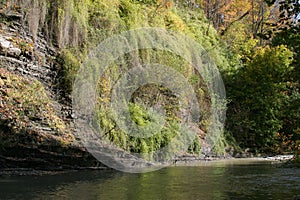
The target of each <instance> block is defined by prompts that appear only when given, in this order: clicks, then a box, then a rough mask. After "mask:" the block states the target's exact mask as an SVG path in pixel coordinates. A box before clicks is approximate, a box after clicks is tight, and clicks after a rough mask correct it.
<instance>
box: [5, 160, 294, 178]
mask: <svg viewBox="0 0 300 200" xmlns="http://www.w3.org/2000/svg"><path fill="white" fill-rule="evenodd" d="M293 158H294V156H293V155H276V156H268V157H252V158H234V157H230V158H214V159H212V158H210V159H201V160H200V159H198V160H195V159H193V160H192V159H190V160H177V161H176V162H173V163H172V164H170V165H169V166H170V167H176V166H180V167H183V166H215V165H218V166H219V165H251V164H265V163H270V164H285V163H288V164H291V162H292V160H293ZM293 165H294V164H293ZM98 170H113V171H114V169H111V168H108V167H105V166H95V167H79V166H73V168H63V167H61V168H52V169H50V168H48V169H35V168H2V169H0V176H42V175H55V174H62V173H69V172H76V171H98Z"/></svg>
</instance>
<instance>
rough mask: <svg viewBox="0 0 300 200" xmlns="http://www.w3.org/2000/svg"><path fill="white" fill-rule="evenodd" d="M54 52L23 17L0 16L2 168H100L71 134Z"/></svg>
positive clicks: (69, 112) (68, 109) (67, 102)
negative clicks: (32, 30)
mask: <svg viewBox="0 0 300 200" xmlns="http://www.w3.org/2000/svg"><path fill="white" fill-rule="evenodd" d="M58 56H59V52H58V48H57V47H55V46H54V45H53V44H52V43H50V42H48V41H46V39H45V35H44V34H43V32H38V33H37V35H36V36H33V35H32V34H30V31H29V26H28V25H26V23H24V19H23V17H22V13H21V12H17V11H10V12H6V13H5V12H1V22H0V168H11V167H14V168H15V167H24V168H35V169H36V168H42V169H55V168H78V167H86V166H88V167H93V166H102V165H101V164H99V163H98V162H97V161H96V160H95V159H94V158H93V157H92V156H90V154H89V153H87V151H86V150H85V149H84V148H83V147H81V146H80V144H79V143H78V142H77V140H76V138H75V137H74V135H73V134H72V132H74V131H75V130H74V124H73V119H72V109H71V107H70V100H69V98H68V95H67V94H65V93H63V92H62V91H61V90H59V89H58V87H57V84H58V83H59V76H58V75H59V73H60V68H61V66H60V64H59V63H58V62H57V57H58Z"/></svg>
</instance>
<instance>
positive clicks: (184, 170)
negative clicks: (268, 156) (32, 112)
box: [0, 163, 300, 200]
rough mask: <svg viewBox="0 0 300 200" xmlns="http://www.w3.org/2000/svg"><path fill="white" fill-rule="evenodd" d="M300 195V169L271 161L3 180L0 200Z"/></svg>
mask: <svg viewBox="0 0 300 200" xmlns="http://www.w3.org/2000/svg"><path fill="white" fill-rule="evenodd" d="M299 194H300V169H296V168H285V167H275V166H273V165H270V164H267V163H264V164H248V165H240V164H229V165H228V164H224V163H216V164H214V165H209V166H180V167H169V168H165V169H162V170H160V171H155V172H150V173H145V174H126V173H121V172H116V171H85V172H83V171H80V172H72V173H66V174H57V175H47V176H40V177H30V176H28V177H0V199H81V200H84V199H101V200H102V199H103V200H106V199H109V200H111V199H117V200H119V199H120V200H122V199H128V200H134V199H141V200H144V199H145V200H146V199H147V200H148V199H150V200H151V199H155V200H156V199H171V200H177V199H178V200H179V199H180V200H184V199H187V200H190V199H293V196H295V195H299Z"/></svg>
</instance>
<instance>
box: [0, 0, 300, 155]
mask: <svg viewBox="0 0 300 200" xmlns="http://www.w3.org/2000/svg"><path fill="white" fill-rule="evenodd" d="M299 7H300V5H299V3H297V1H282V2H278V1H270V0H268V1H267V0H266V1H263V0H252V1H250V0H246V1H245V0H235V1H233V0H218V1H217V0H210V1H208V0H196V1H182V0H178V1H166V0H156V1H151V0H141V1H138V0H79V1H78V0H53V1H50V0H31V1H26V2H25V1H16V0H15V1H14V0H12V1H6V2H3V3H1V7H0V9H1V13H5V12H9V11H17V12H20V13H22V14H23V16H24V23H25V24H27V25H28V27H29V31H30V32H31V34H32V37H33V39H34V38H35V37H36V36H37V34H38V33H39V32H42V33H43V34H45V36H46V38H47V40H48V41H49V42H50V43H51V44H53V45H54V46H55V47H57V48H58V49H59V50H60V56H58V57H57V58H56V61H57V63H58V64H60V66H61V67H60V69H59V75H60V76H61V77H60V79H59V82H58V87H59V88H60V90H61V91H63V92H62V95H63V96H68V95H69V94H70V93H71V92H72V84H73V81H74V79H75V77H76V73H77V71H78V69H79V66H80V64H81V63H82V62H84V60H85V58H86V56H87V55H88V52H89V49H91V48H93V47H95V46H96V45H97V44H99V42H101V41H103V40H104V39H105V38H107V37H109V36H111V35H113V34H116V33H120V32H122V31H125V30H129V29H134V28H141V27H162V28H166V29H170V30H174V31H177V32H180V33H183V34H185V35H188V36H189V37H191V38H193V39H194V40H196V41H197V42H199V43H200V44H201V45H203V47H205V48H206V50H207V51H208V53H209V55H210V56H211V57H212V58H213V59H214V61H215V62H216V65H217V66H218V68H219V70H220V71H221V73H222V74H223V79H224V82H225V86H226V90H227V96H228V105H227V106H228V111H227V122H226V131H225V134H224V135H223V136H222V137H221V138H220V140H219V143H218V144H217V145H216V147H215V150H216V151H217V152H218V153H222V152H224V151H225V150H224V149H225V147H226V146H234V147H235V148H236V149H237V150H238V149H246V148H249V149H250V150H251V151H252V152H253V153H258V152H265V153H282V152H291V151H293V149H294V146H295V142H296V140H298V139H299V137H300V93H299V89H300V83H299V80H300V73H299V72H300V55H299V52H300V46H299V45H300V34H299V32H300V30H299V29H300V28H299V23H298V18H297V15H298V13H299V11H300V10H299ZM291 8H292V9H291ZM133 54H134V55H138V57H139V62H140V63H141V64H143V63H159V64H163V65H167V66H171V67H172V68H173V69H175V70H177V71H178V72H180V73H182V74H183V75H184V76H185V77H186V78H187V79H188V80H190V83H191V84H192V86H193V87H194V89H195V91H197V98H198V101H199V102H200V104H201V105H202V107H201V109H200V110H201V111H202V113H201V114H202V116H203V117H202V118H201V120H200V121H199V123H198V124H197V128H198V129H200V130H201V133H205V132H207V129H208V128H209V120H210V115H211V113H210V111H209V110H210V106H211V98H212V97H210V96H209V94H208V92H207V87H206V85H205V83H204V82H203V80H202V78H201V76H199V74H197V73H196V72H195V71H194V70H193V69H191V66H189V64H188V63H185V61H184V60H183V59H182V58H179V57H178V56H177V55H173V54H172V53H169V52H160V51H150V50H149V51H148V50H147V51H146V50H143V51H138V52H133ZM134 64H135V63H134V61H133V59H132V58H131V55H124V57H123V58H120V59H119V60H117V61H116V62H115V63H114V64H113V65H112V66H110V67H109V70H107V71H106V72H105V74H104V75H103V77H100V79H99V88H98V93H99V98H98V106H97V109H98V110H97V120H98V121H99V123H100V124H101V126H102V127H103V130H104V132H105V133H106V137H107V138H109V139H110V140H111V141H113V142H114V143H116V144H117V145H118V146H119V147H121V148H124V149H126V150H128V151H132V152H139V153H148V152H153V151H155V150H156V149H158V148H161V147H163V146H165V145H166V144H167V143H168V142H169V141H170V139H171V138H172V137H174V134H176V132H178V123H179V122H180V120H181V119H180V118H179V115H178V106H179V105H178V104H179V103H178V99H176V97H175V96H174V95H173V94H172V93H171V92H170V91H169V90H168V89H167V88H164V87H162V86H160V85H146V86H144V87H142V88H140V89H139V90H138V91H136V93H135V94H134V96H133V98H132V99H131V103H130V112H131V117H132V120H133V121H134V122H135V123H136V124H138V125H139V126H145V125H147V123H149V121H151V120H155V119H150V118H149V115H148V112H149V110H147V108H145V107H144V105H147V106H153V105H155V104H159V105H160V106H162V107H163V108H164V109H165V111H166V113H167V120H166V121H167V122H166V123H165V125H164V128H163V129H162V131H161V133H160V134H158V135H156V136H154V137H150V138H143V139H141V138H134V137H131V136H128V135H126V134H125V133H124V132H122V131H121V130H120V129H118V127H117V126H116V122H115V121H114V120H113V118H112V116H111V113H109V103H110V95H111V86H112V85H113V84H114V82H116V81H117V79H118V78H119V76H120V75H121V74H122V73H124V72H125V71H126V70H128V69H130V68H132V66H133V65H134ZM1 73H2V72H1ZM0 80H1V79H0ZM0 83H1V82H0ZM33 84H34V85H33V86H32V87H38V88H39V87H40V86H39V85H38V84H35V83H33ZM0 86H1V85H0ZM25 89H26V88H25ZM29 89H30V88H29ZM158 94H159V96H160V97H159V99H157V98H153V97H154V96H158ZM20 95H25V94H24V93H21V94H20ZM41 101H43V102H42V103H43V104H44V100H41ZM45 101H46V100H45ZM28 106H31V105H28ZM147 106H146V107H147ZM41 109H42V108H41ZM46 109H47V107H46ZM48 113H49V112H48ZM50 113H51V112H50ZM34 115H36V114H34ZM28 117H30V116H28ZM42 117H45V116H42ZM46 117H47V116H46ZM48 123H49V126H50V125H51V126H52V124H53V123H56V124H57V123H60V122H59V121H57V120H56V121H54V122H48ZM54 125H55V124H54ZM61 128H63V127H61ZM204 135H205V134H204ZM204 135H201V134H198V136H199V137H197V138H195V140H194V142H193V144H192V145H191V147H190V148H189V151H190V153H196V154H199V152H200V148H201V145H200V140H199V139H200V138H201V137H202V138H204Z"/></svg>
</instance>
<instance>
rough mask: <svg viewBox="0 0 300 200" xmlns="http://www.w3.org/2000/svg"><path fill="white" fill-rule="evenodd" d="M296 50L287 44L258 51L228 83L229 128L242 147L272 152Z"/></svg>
mask: <svg viewBox="0 0 300 200" xmlns="http://www.w3.org/2000/svg"><path fill="white" fill-rule="evenodd" d="M292 56H293V54H292V52H291V51H290V50H288V49H287V48H286V47H284V46H278V47H274V48H270V47H268V46H267V47H264V48H259V49H257V50H256V52H255V54H254V56H253V58H252V59H251V60H249V61H248V62H247V64H246V66H245V67H244V68H241V69H240V70H239V71H238V72H237V73H236V74H235V75H234V77H232V79H231V80H232V82H231V83H229V84H228V90H227V91H228V94H229V98H231V100H232V101H231V104H230V106H229V112H228V120H227V128H228V129H229V130H231V131H232V133H233V136H234V137H235V138H236V140H237V142H238V143H239V144H240V145H241V146H242V147H251V148H253V149H259V150H263V151H272V150H274V146H275V145H276V142H277V141H276V140H277V133H278V132H279V131H280V129H281V128H282V126H283V121H282V119H281V118H280V116H281V112H282V108H283V106H284V103H285V99H286V94H285V91H286V87H287V85H286V82H285V81H286V80H287V79H288V77H289V75H290V73H291V72H292V70H293V67H292V66H291V63H292Z"/></svg>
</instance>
